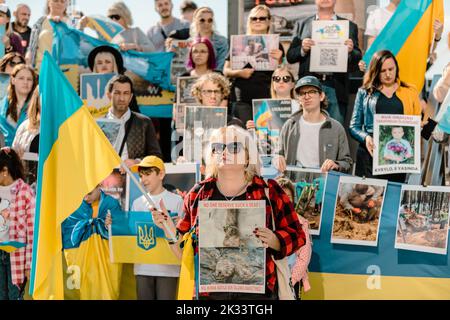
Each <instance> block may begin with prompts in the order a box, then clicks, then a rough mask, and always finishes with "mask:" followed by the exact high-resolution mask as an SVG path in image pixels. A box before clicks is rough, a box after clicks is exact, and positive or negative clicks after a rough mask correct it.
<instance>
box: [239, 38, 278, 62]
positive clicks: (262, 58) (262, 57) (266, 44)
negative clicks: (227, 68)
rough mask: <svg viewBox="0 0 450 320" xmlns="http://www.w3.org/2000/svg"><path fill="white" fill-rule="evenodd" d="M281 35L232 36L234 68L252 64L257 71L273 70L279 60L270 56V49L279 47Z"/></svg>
mask: <svg viewBox="0 0 450 320" xmlns="http://www.w3.org/2000/svg"><path fill="white" fill-rule="evenodd" d="M279 42H280V37H279V35H277V34H270V35H234V36H231V67H232V69H233V70H239V69H243V68H245V67H248V66H250V67H251V68H253V69H255V70H256V71H273V70H275V69H276V67H277V66H278V61H277V60H276V59H274V58H272V57H270V51H272V50H276V49H278V48H279Z"/></svg>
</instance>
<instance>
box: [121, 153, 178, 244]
mask: <svg viewBox="0 0 450 320" xmlns="http://www.w3.org/2000/svg"><path fill="white" fill-rule="evenodd" d="M120 165H121V166H122V168H123V169H125V171H126V172H127V173H128V175H129V176H130V178H131V180H132V181H133V182H134V184H135V185H136V186H137V187H138V188H139V190H140V191H141V192H142V194H143V195H144V197H145V199H147V201H148V203H149V204H150V206H151V207H153V208H156V204H155V203H154V202H153V200H152V199H151V198H150V196H149V195H148V193H147V191H145V188H144V186H143V185H142V183H140V182H139V180H138V179H136V177H135V176H134V174H133V173H132V172H131V170H130V168H128V166H127V165H126V164H125V162H124V161H123V160H122V162H121V164H120ZM158 211H159V212H162V211H161V210H158ZM163 225H164V228H165V229H166V230H167V232H168V233H169V235H170V240H171V241H173V242H177V237H176V236H175V235H174V234H173V232H172V230H170V228H169V226H168V225H167V222H163Z"/></svg>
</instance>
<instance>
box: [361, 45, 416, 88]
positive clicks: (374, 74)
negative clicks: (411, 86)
mask: <svg viewBox="0 0 450 320" xmlns="http://www.w3.org/2000/svg"><path fill="white" fill-rule="evenodd" d="M388 59H393V60H394V63H395V67H396V73H395V81H396V82H398V81H400V69H399V67H398V62H397V59H396V58H395V56H394V54H393V53H392V52H390V51H389V50H380V51H377V52H376V53H375V54H374V55H373V57H372V60H370V64H369V70H368V71H367V72H366V74H365V75H364V81H363V85H362V88H363V89H366V90H367V91H368V92H369V93H370V94H372V93H373V92H374V91H375V90H376V89H378V88H380V87H381V81H380V73H381V67H382V66H383V63H384V62H385V61H386V60H388ZM400 85H401V86H402V87H408V85H407V84H406V83H405V82H403V81H400Z"/></svg>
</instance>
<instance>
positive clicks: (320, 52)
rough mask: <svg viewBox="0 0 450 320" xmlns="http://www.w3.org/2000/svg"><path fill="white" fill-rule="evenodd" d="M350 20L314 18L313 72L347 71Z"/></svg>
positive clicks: (310, 66) (311, 63) (311, 64)
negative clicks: (347, 43)
mask: <svg viewBox="0 0 450 320" xmlns="http://www.w3.org/2000/svg"><path fill="white" fill-rule="evenodd" d="M348 38H349V21H346V20H313V21H312V40H314V42H315V43H314V46H312V47H311V62H310V65H309V71H311V72H347V62H348V48H347V46H346V45H345V44H344V42H345V40H347V39H348Z"/></svg>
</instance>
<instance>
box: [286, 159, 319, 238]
mask: <svg viewBox="0 0 450 320" xmlns="http://www.w3.org/2000/svg"><path fill="white" fill-rule="evenodd" d="M285 175H286V177H287V178H289V180H291V181H292V183H293V184H294V186H295V195H294V197H295V199H294V208H295V211H296V212H297V213H298V214H299V215H301V216H302V217H304V218H305V219H306V220H308V222H309V232H310V233H311V234H312V235H317V236H318V235H319V234H320V225H321V222H322V203H323V198H324V190H325V186H326V173H323V172H322V171H320V169H308V168H299V167H295V166H287V167H286V174H285Z"/></svg>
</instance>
